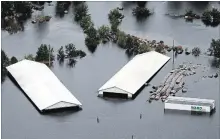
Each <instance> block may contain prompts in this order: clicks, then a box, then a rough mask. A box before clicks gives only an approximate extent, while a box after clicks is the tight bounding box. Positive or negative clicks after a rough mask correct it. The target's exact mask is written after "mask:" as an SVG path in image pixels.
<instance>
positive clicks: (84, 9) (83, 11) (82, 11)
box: [74, 3, 88, 22]
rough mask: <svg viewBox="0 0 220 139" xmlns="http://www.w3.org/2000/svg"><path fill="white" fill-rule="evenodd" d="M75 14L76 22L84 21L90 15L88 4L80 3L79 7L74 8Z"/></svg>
mask: <svg viewBox="0 0 220 139" xmlns="http://www.w3.org/2000/svg"><path fill="white" fill-rule="evenodd" d="M74 12H75V17H74V19H75V21H77V22H78V21H80V20H82V18H83V17H85V16H87V15H88V6H87V4H86V3H80V4H78V5H77V6H75V7H74Z"/></svg>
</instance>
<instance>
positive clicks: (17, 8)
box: [1, 1, 32, 34]
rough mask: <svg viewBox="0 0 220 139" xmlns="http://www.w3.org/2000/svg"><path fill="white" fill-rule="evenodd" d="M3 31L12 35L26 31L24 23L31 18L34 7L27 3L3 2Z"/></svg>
mask: <svg viewBox="0 0 220 139" xmlns="http://www.w3.org/2000/svg"><path fill="white" fill-rule="evenodd" d="M1 3H2V6H1V13H2V17H1V19H2V21H1V23H2V25H1V27H2V29H4V30H6V31H8V32H9V33H10V34H12V33H16V32H18V31H23V30H24V26H23V24H24V21H25V20H27V19H28V18H30V17H31V14H32V5H31V3H30V2H26V1H14V2H13V1H4V2H1Z"/></svg>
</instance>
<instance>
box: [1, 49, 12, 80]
mask: <svg viewBox="0 0 220 139" xmlns="http://www.w3.org/2000/svg"><path fill="white" fill-rule="evenodd" d="M9 64H10V61H9V58H8V56H7V55H6V53H5V52H4V51H3V50H1V75H2V77H1V82H3V81H4V80H5V76H6V75H7V69H6V67H7V66H9Z"/></svg>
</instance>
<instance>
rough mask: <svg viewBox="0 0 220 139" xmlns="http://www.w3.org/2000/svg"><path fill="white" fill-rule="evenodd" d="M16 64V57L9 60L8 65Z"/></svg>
mask: <svg viewBox="0 0 220 139" xmlns="http://www.w3.org/2000/svg"><path fill="white" fill-rule="evenodd" d="M17 62H18V60H17V58H16V57H14V56H13V57H11V60H10V63H11V64H15V63H17Z"/></svg>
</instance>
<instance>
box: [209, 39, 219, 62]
mask: <svg viewBox="0 0 220 139" xmlns="http://www.w3.org/2000/svg"><path fill="white" fill-rule="evenodd" d="M210 48H211V52H212V54H213V55H214V56H215V57H217V58H220V39H218V40H214V39H212V42H211V46H210Z"/></svg>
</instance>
